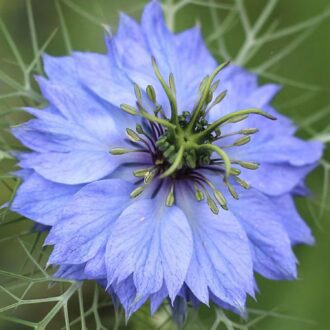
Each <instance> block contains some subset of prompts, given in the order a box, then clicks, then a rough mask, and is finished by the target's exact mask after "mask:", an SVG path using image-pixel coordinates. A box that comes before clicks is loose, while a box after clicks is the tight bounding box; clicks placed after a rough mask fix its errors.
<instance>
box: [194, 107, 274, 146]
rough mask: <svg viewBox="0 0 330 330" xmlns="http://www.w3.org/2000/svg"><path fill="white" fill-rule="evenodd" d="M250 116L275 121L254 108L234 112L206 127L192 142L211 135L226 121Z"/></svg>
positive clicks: (267, 114)
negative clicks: (254, 115) (258, 116)
mask: <svg viewBox="0 0 330 330" xmlns="http://www.w3.org/2000/svg"><path fill="white" fill-rule="evenodd" d="M250 114H256V115H260V116H264V117H266V118H268V119H271V120H275V119H276V118H275V117H273V116H272V115H270V114H269V113H267V112H264V111H262V110H259V109H255V108H251V109H245V110H240V111H235V112H232V113H229V114H228V115H226V116H223V117H222V118H220V119H218V120H217V121H215V122H214V123H212V124H211V125H210V126H208V127H207V128H206V129H205V130H204V131H203V132H200V133H198V134H195V135H194V140H196V141H198V140H199V139H201V138H204V137H205V136H207V135H209V134H211V133H212V132H213V131H214V130H215V129H216V128H218V127H219V126H220V125H222V124H224V123H226V122H227V121H229V120H231V119H234V118H235V117H238V116H244V115H250Z"/></svg>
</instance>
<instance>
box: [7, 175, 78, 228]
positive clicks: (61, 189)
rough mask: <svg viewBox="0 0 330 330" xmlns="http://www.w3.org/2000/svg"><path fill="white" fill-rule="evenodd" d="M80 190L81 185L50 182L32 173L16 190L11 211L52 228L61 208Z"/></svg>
mask: <svg viewBox="0 0 330 330" xmlns="http://www.w3.org/2000/svg"><path fill="white" fill-rule="evenodd" d="M81 188H82V185H75V186H73V185H72V186H67V185H63V184H58V183H54V182H50V181H47V180H45V179H43V178H42V177H41V176H40V175H38V174H36V173H32V174H31V175H29V176H28V177H27V178H25V179H24V182H23V183H22V185H21V186H20V187H19V189H18V190H17V193H16V196H15V199H14V201H13V203H12V205H11V209H12V210H13V211H15V212H18V213H20V214H22V215H24V216H25V217H27V218H30V219H32V220H34V221H37V222H40V223H42V224H44V225H49V226H53V225H54V224H55V222H56V220H57V219H58V215H59V213H60V212H61V210H62V209H63V207H64V206H65V205H66V204H67V203H68V202H69V201H70V199H71V198H72V196H73V195H74V194H75V193H76V192H78V191H79V190H80V189H81Z"/></svg>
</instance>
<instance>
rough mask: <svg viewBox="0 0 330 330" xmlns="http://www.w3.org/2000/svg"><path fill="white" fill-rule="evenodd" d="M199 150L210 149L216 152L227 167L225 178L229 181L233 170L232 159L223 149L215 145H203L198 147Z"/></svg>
mask: <svg viewBox="0 0 330 330" xmlns="http://www.w3.org/2000/svg"><path fill="white" fill-rule="evenodd" d="M196 146H197V148H198V149H209V150H212V151H214V152H216V153H217V154H218V155H219V156H220V157H221V158H222V159H223V162H224V165H225V170H226V173H225V178H226V179H228V177H229V175H230V169H231V162H230V159H229V157H228V155H227V153H226V152H225V151H223V150H222V149H221V148H219V147H217V146H215V145H213V144H202V145H196Z"/></svg>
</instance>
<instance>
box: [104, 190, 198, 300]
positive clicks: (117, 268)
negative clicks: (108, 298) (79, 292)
mask: <svg viewBox="0 0 330 330" xmlns="http://www.w3.org/2000/svg"><path fill="white" fill-rule="evenodd" d="M157 197H158V196H157ZM191 253H192V238H191V231H190V228H189V225H188V223H187V219H186V218H185V215H184V214H183V212H182V211H181V210H180V209H179V208H177V207H176V206H172V207H166V206H165V203H164V199H163V198H159V200H158V201H157V200H140V201H137V202H134V203H133V204H132V205H131V206H129V207H128V208H127V209H126V210H125V211H124V212H123V213H122V214H121V216H120V218H119V219H118V220H117V221H116V224H115V226H114V228H113V230H112V232H111V237H110V239H109V241H108V246H107V252H106V263H107V270H108V284H109V285H110V284H111V283H113V282H115V281H118V282H120V281H122V280H124V279H125V278H127V277H128V276H129V275H130V274H133V278H134V284H135V286H136V289H137V296H138V297H143V296H145V295H149V294H152V293H155V292H157V291H158V290H160V289H161V287H162V285H163V281H165V283H166V287H167V289H168V292H169V296H170V298H171V299H172V300H174V298H175V296H176V294H177V293H178V291H179V290H180V288H181V286H182V284H183V281H184V279H185V276H186V273H187V269H188V266H189V262H190V258H191Z"/></svg>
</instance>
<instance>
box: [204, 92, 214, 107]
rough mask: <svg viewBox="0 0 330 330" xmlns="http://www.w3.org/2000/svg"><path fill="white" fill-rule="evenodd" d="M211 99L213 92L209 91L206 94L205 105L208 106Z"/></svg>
mask: <svg viewBox="0 0 330 330" xmlns="http://www.w3.org/2000/svg"><path fill="white" fill-rule="evenodd" d="M212 99H213V92H212V91H211V90H209V91H208V93H207V98H206V101H205V102H206V103H207V104H209V103H210V102H211V101H212Z"/></svg>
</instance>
